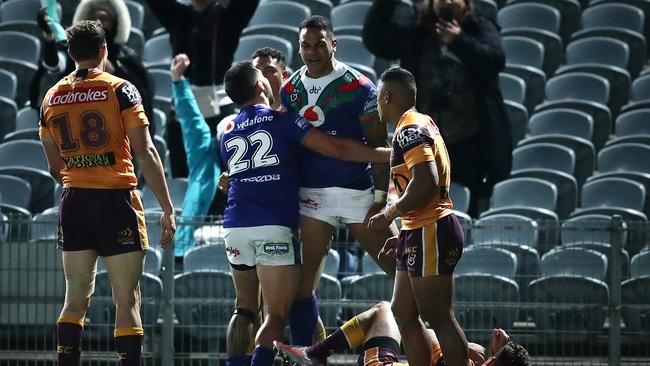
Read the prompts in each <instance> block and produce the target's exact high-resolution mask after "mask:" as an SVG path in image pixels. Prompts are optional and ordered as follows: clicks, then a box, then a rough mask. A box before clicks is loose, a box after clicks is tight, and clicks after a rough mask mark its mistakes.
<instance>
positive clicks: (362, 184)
mask: <svg viewBox="0 0 650 366" xmlns="http://www.w3.org/2000/svg"><path fill="white" fill-rule="evenodd" d="M331 187H336V188H346V189H356V190H358V191H365V190H366V189H368V188H372V182H371V181H370V180H367V179H361V180H356V181H354V182H348V183H345V184H337V185H333V186H331ZM301 188H330V187H301Z"/></svg>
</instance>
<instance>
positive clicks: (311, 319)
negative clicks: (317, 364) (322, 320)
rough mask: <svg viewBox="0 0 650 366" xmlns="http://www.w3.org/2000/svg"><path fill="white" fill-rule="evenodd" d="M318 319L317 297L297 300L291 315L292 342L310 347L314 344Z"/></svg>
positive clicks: (313, 295)
mask: <svg viewBox="0 0 650 366" xmlns="http://www.w3.org/2000/svg"><path fill="white" fill-rule="evenodd" d="M317 319H318V306H317V305H316V295H315V294H311V296H309V297H306V298H302V299H296V300H295V301H294V302H293V306H292V307H291V313H290V314H289V325H290V328H291V342H292V343H293V344H296V345H300V346H310V345H311V344H312V343H313V338H314V333H315V332H316V321H317Z"/></svg>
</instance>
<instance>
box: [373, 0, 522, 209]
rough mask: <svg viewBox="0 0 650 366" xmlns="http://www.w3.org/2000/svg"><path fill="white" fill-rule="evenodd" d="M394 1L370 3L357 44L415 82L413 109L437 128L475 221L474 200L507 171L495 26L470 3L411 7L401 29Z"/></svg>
mask: <svg viewBox="0 0 650 366" xmlns="http://www.w3.org/2000/svg"><path fill="white" fill-rule="evenodd" d="M399 2H400V1H399V0H375V2H374V4H373V5H372V7H371V8H370V10H369V12H368V15H367V17H366V20H365V24H364V27H363V40H364V43H365V45H366V47H367V48H368V49H369V50H370V51H371V52H372V53H374V54H375V55H377V56H378V57H382V58H386V59H400V60H401V66H402V67H404V68H405V69H407V70H409V71H411V73H413V74H414V75H415V77H416V81H417V87H418V95H417V108H418V110H419V111H421V112H422V113H426V114H429V115H430V116H432V117H433V118H434V119H435V121H436V123H437V124H438V126H439V127H440V129H441V132H442V135H443V136H444V138H445V143H446V145H447V149H448V151H449V154H450V158H451V166H452V170H453V176H454V181H456V182H459V183H462V184H464V185H466V186H468V188H469V189H470V190H471V193H472V202H471V205H470V214H472V215H474V216H475V215H476V214H477V213H478V207H477V202H478V198H479V195H485V194H487V195H489V194H490V192H491V188H492V187H493V186H494V184H495V183H497V182H499V181H501V180H503V179H505V178H507V177H508V175H509V174H510V168H511V165H512V143H511V138H510V124H509V121H508V117H507V114H506V110H505V105H504V103H503V97H502V95H501V91H500V90H499V83H498V76H499V72H501V71H502V70H503V69H504V67H505V52H504V49H503V45H502V42H501V36H500V34H499V27H498V26H497V25H496V24H495V23H494V22H493V21H492V20H490V19H487V18H484V17H481V16H475V15H474V14H473V11H472V8H473V4H472V0H424V1H421V0H420V1H415V0H414V1H413V3H414V4H415V5H414V7H415V10H416V17H414V18H412V20H410V21H409V22H406V23H405V22H398V21H395V20H393V19H392V18H393V15H394V13H395V9H396V7H397V5H398V3H399ZM444 19H446V20H444ZM484 181H485V185H483V182H484ZM482 188H483V189H482Z"/></svg>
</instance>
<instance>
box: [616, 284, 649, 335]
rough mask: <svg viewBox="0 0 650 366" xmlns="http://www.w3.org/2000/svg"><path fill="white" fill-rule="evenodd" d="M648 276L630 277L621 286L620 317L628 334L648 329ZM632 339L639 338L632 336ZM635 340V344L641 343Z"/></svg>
mask: <svg viewBox="0 0 650 366" xmlns="http://www.w3.org/2000/svg"><path fill="white" fill-rule="evenodd" d="M649 295H650V275H645V276H638V277H635V276H632V278H630V279H629V280H626V281H623V283H622V284H621V304H623V306H622V308H621V313H622V314H621V315H622V316H623V321H624V322H625V328H626V330H627V331H629V332H645V333H646V334H647V332H648V329H650V311H649V310H648V306H647V305H648V304H650V296H649ZM628 305H629V306H628ZM634 338H639V337H638V336H637V335H636V334H634ZM640 338H642V339H636V340H635V342H643V340H645V337H643V336H641V337H640Z"/></svg>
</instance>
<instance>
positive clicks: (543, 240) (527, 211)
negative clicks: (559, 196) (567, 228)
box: [480, 178, 560, 253]
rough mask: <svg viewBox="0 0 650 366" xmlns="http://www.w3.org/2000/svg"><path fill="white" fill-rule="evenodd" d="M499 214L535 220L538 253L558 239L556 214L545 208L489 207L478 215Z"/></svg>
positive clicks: (548, 247)
mask: <svg viewBox="0 0 650 366" xmlns="http://www.w3.org/2000/svg"><path fill="white" fill-rule="evenodd" d="M520 179H521V178H520ZM528 179H530V178H528ZM544 183H546V184H549V185H550V184H551V183H548V182H544ZM499 214H514V215H521V216H526V217H528V218H530V219H532V220H535V222H536V223H537V226H538V229H539V240H538V243H539V244H538V246H537V250H538V251H539V252H540V253H543V252H545V251H547V250H549V249H550V248H552V247H554V246H555V245H556V244H557V243H558V241H559V237H560V234H559V219H558V215H557V214H556V213H555V212H553V211H550V210H547V209H545V208H537V207H530V206H507V207H501V208H491V209H489V210H487V211H485V212H483V213H481V215H480V217H481V218H484V217H489V216H494V215H499Z"/></svg>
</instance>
